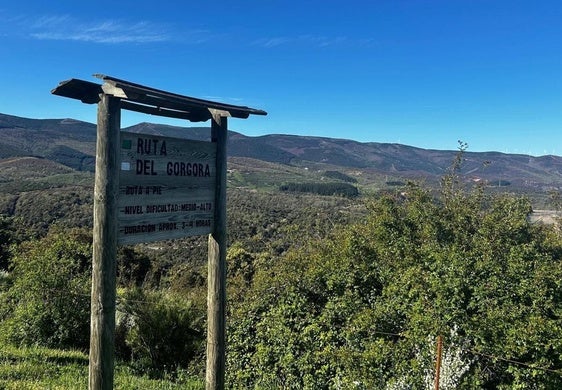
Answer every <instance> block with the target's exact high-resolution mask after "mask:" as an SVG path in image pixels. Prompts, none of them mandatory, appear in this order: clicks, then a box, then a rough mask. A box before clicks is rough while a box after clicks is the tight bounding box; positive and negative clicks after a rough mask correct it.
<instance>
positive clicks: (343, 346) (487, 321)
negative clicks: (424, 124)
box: [0, 144, 562, 389]
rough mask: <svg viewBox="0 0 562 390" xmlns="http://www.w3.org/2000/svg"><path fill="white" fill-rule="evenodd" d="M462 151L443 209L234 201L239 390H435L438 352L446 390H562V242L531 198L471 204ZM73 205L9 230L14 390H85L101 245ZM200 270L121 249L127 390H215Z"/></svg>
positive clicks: (6, 223) (3, 326)
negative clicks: (207, 357) (94, 256)
mask: <svg viewBox="0 0 562 390" xmlns="http://www.w3.org/2000/svg"><path fill="white" fill-rule="evenodd" d="M464 149H465V145H462V144H461V153H459V155H458V156H457V158H456V159H455V161H454V163H453V165H452V168H451V171H450V172H449V173H448V174H446V175H445V177H444V178H443V180H442V182H441V187H440V188H439V194H438V196H436V195H435V194H436V193H435V189H430V188H426V187H424V186H423V185H421V184H413V183H408V184H406V185H403V184H404V183H401V185H400V188H396V191H394V190H393V191H388V190H387V191H385V192H379V193H377V194H376V195H375V196H372V197H365V196H363V197H362V198H357V197H354V198H349V197H345V196H341V194H340V195H336V196H333V195H322V196H318V194H319V192H321V191H319V190H318V189H319V188H321V187H315V188H316V190H315V191H312V192H303V193H301V192H295V193H292V192H279V191H272V190H269V191H255V190H252V189H248V188H232V187H231V188H229V195H228V196H229V198H228V214H229V226H228V230H229V236H228V241H229V249H228V253H227V262H228V289H229V291H228V297H229V301H228V307H227V309H228V319H227V324H228V345H227V347H228V355H227V381H228V384H227V386H228V388H239V389H247V388H258V389H262V388H263V389H269V388H303V389H340V388H342V389H347V388H356V389H371V388H377V389H428V388H431V387H432V383H433V378H434V372H433V370H434V363H435V342H436V338H437V337H438V336H442V337H443V340H444V353H443V368H442V373H441V389H474V388H497V389H512V388H536V389H542V388H545V389H550V388H561V387H562V339H561V338H560V336H559V335H560V332H561V331H562V320H561V315H562V236H561V234H560V231H559V229H558V227H557V226H556V225H549V226H547V225H536V224H531V223H530V222H529V218H528V216H529V214H530V212H531V210H532V208H531V202H530V201H529V199H528V198H526V197H523V196H519V195H513V194H506V193H500V192H499V191H498V192H495V193H490V192H488V189H487V188H485V187H479V186H476V187H474V188H465V184H464V183H465V180H464V179H463V177H461V176H459V169H460V168H461V166H462V163H463V152H464ZM264 169H265V168H264ZM325 172H327V171H325ZM239 173H240V171H237V174H239ZM292 174H293V173H291V175H292ZM233 175H234V174H233ZM312 176H313V175H312V174H311V176H310V177H312ZM324 176H327V175H324ZM328 176H329V175H328ZM331 176H332V177H331V178H332V179H333V180H339V181H338V182H337V185H338V186H341V185H345V186H349V187H346V188H350V187H352V188H355V190H357V188H356V187H355V186H353V185H351V184H349V183H350V181H349V180H345V178H344V177H343V176H341V177H339V178H338V177H335V176H338V175H336V174H331ZM242 179H243V178H242ZM242 179H240V180H238V181H237V182H236V183H238V184H240V183H243V180H242ZM30 180H31V179H30ZM37 180H44V181H45V180H47V179H45V178H44V177H40V178H33V179H32V181H37ZM0 184H1V183H0ZM320 184H327V185H330V186H331V185H333V184H334V185H335V184H336V182H334V183H323V182H320ZM306 186H308V184H307V183H305V184H302V188H304V187H306ZM311 187H313V186H311ZM71 188H72V190H71V191H66V189H68V188H61V187H56V186H54V187H52V188H50V189H49V190H48V191H40V192H36V190H33V191H30V192H28V193H17V194H14V196H16V197H17V199H16V200H15V202H16V204H17V205H18V210H19V212H20V214H18V215H16V217H15V218H14V217H11V216H10V217H2V219H0V239H1V241H0V255H1V257H0V261H1V262H2V263H0V265H1V267H0V388H1V389H4V388H6V389H15V388H18V389H20V388H22V389H39V388H41V389H42V388H61V389H71V388H72V389H73V388H83V387H85V386H86V381H87V356H86V353H85V351H87V349H88V339H89V337H88V333H89V325H88V323H89V299H90V281H89V279H90V259H91V236H90V233H89V229H87V228H70V227H72V226H74V227H77V226H84V227H88V226H89V224H91V222H90V221H89V217H88V210H89V209H90V204H91V195H86V193H87V187H71ZM362 188H363V187H362ZM327 193H329V194H333V193H334V192H329V191H328V192H327ZM56 194H59V195H60V194H64V195H65V197H64V198H63V200H62V203H63V204H62V207H60V206H59V205H57V204H55V203H54V202H53V199H54V196H55V195H56ZM551 196H552V198H553V199H554V201H555V202H557V205H559V204H560V203H562V202H560V196H559V194H557V193H552V195H551ZM40 201H41V202H45V201H47V203H48V205H49V207H47V208H40V207H38V206H37V205H38V203H36V202H40ZM57 207H60V210H62V211H61V212H60V214H56V215H53V213H54V212H55V211H53V210H55V209H56V208H57ZM51 208H52V209H51ZM22 210H27V211H25V212H22ZM42 210H47V211H42ZM49 210H50V211H49ZM47 214H48V215H47ZM69 216H70V217H69ZM55 221H57V223H55ZM62 226H65V228H64V230H63V229H62ZM25 232H28V233H27V234H26V233H25ZM205 253H206V243H205V240H204V238H189V239H185V240H177V241H166V242H160V243H155V244H150V245H139V246H136V247H124V248H121V249H120V251H119V255H118V269H117V271H118V306H117V311H118V313H117V330H116V351H117V355H118V364H117V369H116V388H122V389H136V388H154V389H176V388H178V389H179V388H188V389H189V388H193V389H198V388H202V387H203V386H202V384H203V382H204V379H203V377H204V365H205V363H204V346H205V337H206V334H205V330H206V329H205V327H206V324H205V312H206V310H205V305H206V264H205V261H206V258H205Z"/></svg>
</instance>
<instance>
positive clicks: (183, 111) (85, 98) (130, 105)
mask: <svg viewBox="0 0 562 390" xmlns="http://www.w3.org/2000/svg"><path fill="white" fill-rule="evenodd" d="M94 76H95V77H97V78H100V79H102V80H103V81H104V84H102V85H100V84H96V83H92V82H89V81H84V80H79V79H70V80H66V81H62V82H61V83H60V84H59V85H58V86H57V87H56V88H55V89H53V90H52V91H51V93H52V94H54V95H58V96H64V97H68V98H71V99H78V100H80V101H82V102H83V103H87V104H94V103H98V102H99V100H100V94H102V93H105V94H108V95H113V96H116V97H119V98H121V108H123V109H126V110H130V111H137V112H142V113H145V114H151V115H158V116H165V117H171V118H179V119H187V120H189V121H192V122H204V121H207V120H209V119H210V118H211V116H212V113H213V112H215V111H219V112H221V113H224V115H225V116H231V117H234V118H242V119H246V118H248V117H249V116H250V115H267V112H265V111H263V110H259V109H255V108H250V107H246V106H236V105H232V104H226V103H220V102H213V101H210V100H204V99H198V98H194V97H190V96H184V95H179V94H175V93H171V92H167V91H162V90H159V89H155V88H151V87H147V86H144V85H140V84H136V83H132V82H129V81H125V80H121V79H118V78H115V77H111V76H106V75H94Z"/></svg>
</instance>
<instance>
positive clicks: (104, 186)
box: [88, 94, 121, 390]
mask: <svg viewBox="0 0 562 390" xmlns="http://www.w3.org/2000/svg"><path fill="white" fill-rule="evenodd" d="M120 122H121V109H120V99H118V98H115V97H113V96H109V95H105V94H102V95H101V100H100V102H99V104H98V131H97V143H96V173H95V188H94V230H93V235H94V237H93V258H92V298H91V323H90V367H89V378H88V379H89V383H88V386H89V387H88V388H89V389H90V390H106V389H112V388H113V370H114V349H115V347H114V341H115V338H114V331H115V296H116V257H117V196H118V194H119V130H120Z"/></svg>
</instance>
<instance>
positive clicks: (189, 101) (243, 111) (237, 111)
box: [94, 74, 267, 119]
mask: <svg viewBox="0 0 562 390" xmlns="http://www.w3.org/2000/svg"><path fill="white" fill-rule="evenodd" d="M94 76H95V77H98V78H100V79H102V80H104V81H105V82H106V83H110V84H112V85H114V86H115V87H118V88H121V89H122V90H123V91H124V92H125V93H126V94H127V96H129V92H132V93H134V94H136V95H137V96H136V97H135V98H134V99H131V100H133V101H137V102H142V99H143V98H142V96H144V97H145V98H148V97H149V98H154V99H157V100H158V101H159V102H160V103H159V104H157V105H158V106H160V107H166V108H171V107H170V106H168V104H174V103H178V104H180V105H182V106H183V107H186V109H185V110H186V111H189V108H188V107H199V108H205V109H207V108H212V109H217V110H223V111H228V112H229V113H230V115H231V116H233V117H235V118H243V119H245V118H248V116H249V115H250V114H252V115H267V112H265V111H263V110H258V109H255V108H250V107H246V106H237V105H232V104H226V103H219V102H213V101H210V100H204V99H198V98H193V97H190V96H184V95H179V94H176V93H171V92H167V91H162V90H159V89H156V88H151V87H147V86H144V85H140V84H135V83H132V82H129V81H125V80H120V79H118V78H115V77H111V76H106V75H100V74H96V75H94Z"/></svg>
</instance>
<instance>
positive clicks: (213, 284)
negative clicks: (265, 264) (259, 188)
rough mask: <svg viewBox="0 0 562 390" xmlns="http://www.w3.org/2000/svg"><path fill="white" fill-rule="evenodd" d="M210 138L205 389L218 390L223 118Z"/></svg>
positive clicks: (221, 376)
mask: <svg viewBox="0 0 562 390" xmlns="http://www.w3.org/2000/svg"><path fill="white" fill-rule="evenodd" d="M211 138H212V139H213V140H215V141H216V148H217V168H216V169H217V190H216V194H215V199H216V200H215V204H216V207H215V224H214V225H213V231H212V233H211V234H210V235H209V252H208V286H207V289H208V290H207V372H206V388H207V390H219V389H220V390H222V389H224V385H225V383H224V381H225V362H226V320H225V313H226V311H225V310H226V144H227V118H226V117H222V116H220V114H214V115H213V119H212V125H211Z"/></svg>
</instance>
